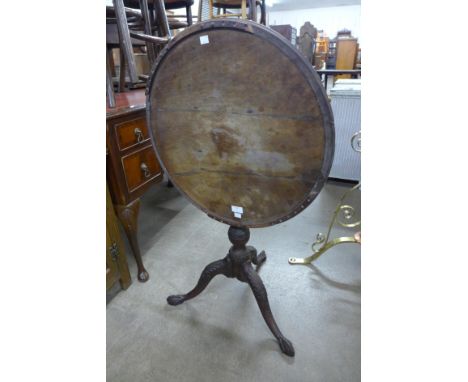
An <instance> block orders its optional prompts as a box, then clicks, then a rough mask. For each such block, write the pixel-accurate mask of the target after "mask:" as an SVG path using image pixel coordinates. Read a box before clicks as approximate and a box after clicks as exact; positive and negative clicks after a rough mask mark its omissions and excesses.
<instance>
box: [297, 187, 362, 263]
mask: <svg viewBox="0 0 468 382" xmlns="http://www.w3.org/2000/svg"><path fill="white" fill-rule="evenodd" d="M360 187H361V183H358V184H356V185H355V186H354V187H352V188H350V189H349V190H348V191H346V192H345V193H344V194H343V196H342V197H341V199H340V201H339V203H338V205H337V207H336V208H335V211H334V212H333V218H332V220H331V222H330V225H329V226H328V231H327V235H326V236H324V235H323V234H322V233H319V234H317V237H316V239H315V241H314V243H313V244H312V251H313V252H314V254H313V255H311V256H309V257H290V258H289V259H288V262H289V264H291V265H295V264H300V265H305V264H310V263H312V261H315V260H317V259H318V258H319V257H320V256H322V255H323V254H324V253H325V252H326V251H328V250H329V249H330V248H332V247H334V246H335V245H338V244H345V243H356V244H361V236H360V233H356V234H355V235H354V236H353V237H338V238H336V239H333V240H329V238H330V233H331V231H332V229H333V226H334V225H335V223H336V222H338V224H339V225H341V226H342V227H347V228H354V227H358V226H360V225H361V222H360V221H355V222H344V221H341V220H340V219H339V214H340V212H341V213H343V215H344V219H345V220H351V218H352V217H353V216H354V212H355V210H354V207H352V206H350V205H348V204H343V202H344V200H345V199H346V198H347V196H348V195H349V194H351V193H352V192H353V191H354V190H357V189H359V188H360ZM318 245H320V248H316V247H317V246H318Z"/></svg>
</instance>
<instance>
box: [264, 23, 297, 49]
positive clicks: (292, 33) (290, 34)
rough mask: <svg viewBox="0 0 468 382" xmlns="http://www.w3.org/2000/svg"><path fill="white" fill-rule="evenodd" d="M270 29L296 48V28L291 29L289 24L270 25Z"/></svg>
mask: <svg viewBox="0 0 468 382" xmlns="http://www.w3.org/2000/svg"><path fill="white" fill-rule="evenodd" d="M270 28H271V29H273V30H274V31H275V32H278V33H279V34H280V35H281V36H283V37H284V38H285V39H286V40H288V41H289V42H290V43H291V44H293V45H294V46H296V40H297V31H296V28H294V27H292V26H291V25H289V24H284V25H270Z"/></svg>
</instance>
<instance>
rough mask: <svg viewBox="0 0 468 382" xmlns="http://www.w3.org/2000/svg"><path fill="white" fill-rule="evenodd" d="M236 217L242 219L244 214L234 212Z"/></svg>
mask: <svg viewBox="0 0 468 382" xmlns="http://www.w3.org/2000/svg"><path fill="white" fill-rule="evenodd" d="M234 217H235V218H238V219H240V218H242V214H240V213H238V212H234Z"/></svg>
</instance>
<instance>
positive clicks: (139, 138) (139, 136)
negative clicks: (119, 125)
mask: <svg viewBox="0 0 468 382" xmlns="http://www.w3.org/2000/svg"><path fill="white" fill-rule="evenodd" d="M134 133H135V137H136V139H137V142H138V143H140V142H141V141H142V140H143V138H144V137H143V132H142V131H141V130H140V129H139V128H138V127H135V130H134Z"/></svg>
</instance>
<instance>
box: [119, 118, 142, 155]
mask: <svg viewBox="0 0 468 382" xmlns="http://www.w3.org/2000/svg"><path fill="white" fill-rule="evenodd" d="M114 129H115V134H116V138H117V144H118V145H119V149H120V151H122V150H125V149H128V148H129V147H132V146H135V145H138V144H140V143H145V142H147V141H148V140H149V139H150V137H149V135H148V129H147V128H146V121H145V119H144V118H141V117H140V118H136V119H131V120H129V121H125V122H121V123H118V124H116V125H115V127H114Z"/></svg>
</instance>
